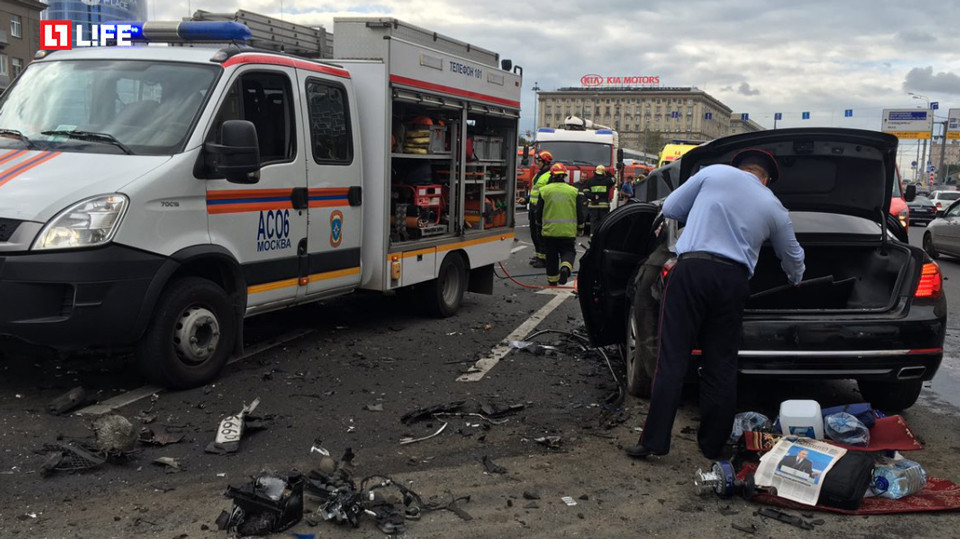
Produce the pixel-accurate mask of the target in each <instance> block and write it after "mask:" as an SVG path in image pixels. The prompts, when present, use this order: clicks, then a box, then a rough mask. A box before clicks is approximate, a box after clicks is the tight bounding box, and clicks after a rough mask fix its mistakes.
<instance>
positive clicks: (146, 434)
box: [139, 429, 184, 447]
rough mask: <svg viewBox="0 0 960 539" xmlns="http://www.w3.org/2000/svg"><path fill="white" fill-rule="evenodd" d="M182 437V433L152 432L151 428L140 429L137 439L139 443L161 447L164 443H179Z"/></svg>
mask: <svg viewBox="0 0 960 539" xmlns="http://www.w3.org/2000/svg"><path fill="white" fill-rule="evenodd" d="M183 437H184V435H183V434H174V433H170V432H154V431H153V429H142V430H141V431H140V438H139V441H140V443H141V444H145V445H156V446H160V447H163V446H165V445H170V444H177V443H180V442H182V441H183Z"/></svg>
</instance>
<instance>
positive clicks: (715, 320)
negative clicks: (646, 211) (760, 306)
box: [625, 149, 805, 459]
mask: <svg viewBox="0 0 960 539" xmlns="http://www.w3.org/2000/svg"><path fill="white" fill-rule="evenodd" d="M779 176H780V169H779V166H778V164H777V160H776V158H775V157H774V156H773V154H771V153H769V152H767V151H764V150H760V149H749V150H744V151H742V152H740V153H738V154H737V155H736V156H734V158H733V160H732V161H731V163H730V166H728V165H711V166H708V167H706V168H703V169H702V170H700V171H699V172H697V173H696V174H694V175H693V176H691V177H690V178H689V179H688V180H687V181H686V182H684V183H683V185H681V186H680V187H679V188H677V189H676V190H675V191H673V192H672V193H671V194H670V196H668V197H667V199H666V200H665V201H664V204H663V214H664V216H666V217H668V218H670V219H675V220H677V221H679V222H685V223H686V227H685V228H684V231H683V234H682V235H681V236H680V240H679V241H678V242H677V246H676V251H677V254H678V259H679V260H678V261H677V264H676V266H674V267H673V269H672V270H671V271H670V274H669V276H668V278H667V284H666V288H665V289H664V292H663V299H662V300H661V306H660V308H661V312H660V320H661V323H660V346H659V350H658V352H657V368H656V372H655V374H654V378H653V388H652V393H651V396H650V410H649V412H648V413H647V419H646V422H645V424H644V427H643V434H642V435H641V436H640V441H639V442H638V444H637V445H635V446H631V447H627V448H626V449H625V451H626V452H627V454H628V455H630V456H631V457H634V458H644V457H647V456H648V455H651V454H652V455H665V454H667V452H669V450H670V433H671V430H672V429H673V421H674V417H675V416H676V413H677V408H678V407H679V406H680V390H681V388H682V386H683V380H684V377H685V375H686V371H687V363H688V361H689V359H690V355H691V353H692V351H693V345H694V339H699V345H700V348H701V349H702V356H701V361H700V366H701V369H702V371H701V377H700V430H699V432H698V433H697V441H698V443H699V446H700V451H701V452H702V453H703V455H704V456H705V457H707V458H709V459H716V458H718V457H719V456H720V455H721V452H722V450H723V446H724V444H725V443H726V441H727V439H728V438H729V437H730V431H731V430H732V426H733V417H734V412H735V408H736V401H737V354H738V349H739V345H740V330H741V328H742V325H743V309H744V305H745V304H746V301H747V298H748V297H749V293H750V287H749V283H748V282H749V280H750V277H752V276H753V270H754V267H755V266H756V264H757V257H758V255H759V253H760V247H761V246H762V245H763V243H764V242H765V241H767V240H770V242H771V244H772V245H773V249H774V251H775V253H776V255H777V257H778V258H780V263H781V267H782V268H783V270H784V272H785V273H786V274H787V278H788V280H789V281H790V282H791V283H793V284H794V285H798V284H799V283H800V281H801V279H802V278H803V272H804V270H805V266H804V263H803V260H804V254H803V248H802V247H800V244H799V243H798V242H797V238H796V235H795V234H794V232H793V223H791V221H790V214H789V213H788V212H787V210H786V209H785V208H784V207H783V204H781V203H780V200H779V199H778V198H777V197H776V195H774V194H773V192H772V191H770V189H768V188H767V184H769V183H771V182H774V181H776V180H777V178H778V177H779Z"/></svg>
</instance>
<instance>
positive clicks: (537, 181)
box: [528, 150, 553, 268]
mask: <svg viewBox="0 0 960 539" xmlns="http://www.w3.org/2000/svg"><path fill="white" fill-rule="evenodd" d="M536 161H537V162H538V163H540V170H538V171H537V172H535V173H534V174H533V177H532V178H531V179H530V199H529V203H530V209H529V210H528V211H529V213H528V215H529V217H530V239H531V240H532V241H533V250H534V251H535V254H534V257H533V258H531V259H530V265H531V266H533V267H535V268H542V267H544V265H545V264H544V261H545V260H546V259H547V255H546V251H544V250H543V241H542V240H541V238H540V229H541V223H540V222H539V221H537V219H536V215H535V214H536V208H537V203H538V202H539V201H540V188H541V187H543V186H544V185H547V182H548V181H550V165H551V164H552V163H553V154H552V153H550V152H548V151H547V150H543V151H542V152H540V153H538V154H537V157H536Z"/></svg>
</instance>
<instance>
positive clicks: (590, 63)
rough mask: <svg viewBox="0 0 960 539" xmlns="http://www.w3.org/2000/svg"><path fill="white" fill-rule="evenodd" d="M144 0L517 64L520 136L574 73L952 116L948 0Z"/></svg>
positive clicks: (862, 118)
mask: <svg viewBox="0 0 960 539" xmlns="http://www.w3.org/2000/svg"><path fill="white" fill-rule="evenodd" d="M149 1H150V2H151V3H150V15H151V18H153V19H168V20H169V19H176V18H180V17H183V16H185V15H187V14H188V13H189V12H190V10H191V9H192V10H196V9H206V10H208V11H232V10H235V9H237V8H243V9H247V10H251V11H256V12H260V13H264V14H268V15H272V16H280V15H281V5H282V11H283V18H284V19H286V20H289V21H293V22H298V23H302V24H309V25H317V24H321V25H324V26H325V27H327V29H332V27H333V18H334V17H336V16H356V15H372V16H380V15H382V16H390V17H396V18H399V19H402V20H404V21H407V22H410V23H413V24H416V25H420V26H424V27H426V28H428V29H431V30H435V31H438V32H441V33H444V34H448V35H450V36H452V37H455V38H457V39H461V40H464V41H468V42H470V43H474V44H476V45H477V46H480V47H483V48H487V49H491V50H494V51H496V52H499V53H500V54H501V57H503V58H511V59H513V60H514V62H515V63H516V64H519V65H521V66H523V67H524V96H523V101H522V103H523V108H524V110H526V111H527V114H525V115H524V116H525V119H524V121H523V123H522V125H521V128H522V129H523V130H526V129H531V128H532V127H533V122H532V119H531V118H532V111H533V101H534V95H533V92H532V91H531V90H530V88H532V87H533V86H534V82H537V83H539V86H540V88H543V89H545V90H552V89H555V88H558V87H561V86H574V85H578V84H579V80H580V77H581V76H582V75H584V74H588V73H596V74H601V75H605V76H626V75H641V76H643V75H651V76H659V77H660V81H661V84H662V85H664V86H697V87H699V88H701V89H703V90H706V91H707V92H708V93H710V94H711V95H713V96H715V97H717V98H718V99H720V100H721V101H723V102H724V103H726V104H727V105H729V106H730V107H731V108H732V109H734V111H736V112H748V113H749V114H750V118H751V119H753V120H755V121H757V122H759V123H760V124H762V125H764V126H765V127H768V128H769V127H773V115H774V113H775V112H782V113H783V118H784V119H783V120H782V121H780V122H778V125H779V126H782V127H800V126H817V125H822V126H847V127H859V128H867V129H879V127H880V116H881V111H882V109H883V108H893V107H903V108H912V107H916V106H920V107H924V106H926V100H922V99H918V100H914V99H912V97H911V96H910V95H908V93H907V92H914V93H917V94H921V95H924V96H926V97H927V98H928V99H929V101H938V102H939V104H940V109H941V111H940V113H941V114H942V115H943V116H944V117H945V116H946V109H948V108H950V107H955V108H960V55H958V54H957V52H956V51H958V50H960V33H958V32H957V31H956V30H955V29H952V28H951V27H950V26H949V25H950V24H954V23H955V22H956V21H960V2H958V1H955V0H947V1H945V2H938V3H937V5H936V9H932V7H931V8H930V9H926V10H925V9H924V8H923V7H922V4H921V5H920V6H921V7H914V6H917V5H916V4H912V3H911V2H903V1H890V0H872V1H866V0H830V1H827V0H804V1H797V0H791V1H789V2H786V1H781V0H735V1H732V2H731V1H712V0H687V1H665V0H601V1H597V0H593V1H587V0H552V1H550V2H542V1H530V2H517V1H506V0H483V1H475V2H470V1H464V0H378V1H377V2H376V3H373V4H366V3H355V4H351V3H350V2H346V1H343V0H338V1H329V0H309V1H308V0H285V1H284V2H282V3H281V2H280V1H279V0H243V1H239V2H238V1H231V0H190V2H186V1H183V2H177V1H173V2H166V1H163V0H160V1H158V0H149ZM951 21H953V22H952V23H951ZM845 109H853V110H854V116H853V117H852V118H844V110H845ZM803 111H809V112H810V113H811V119H810V120H807V121H802V120H801V119H800V118H801V112H803ZM939 119H940V118H938V120H939ZM905 142H906V141H905ZM908 144H912V143H908Z"/></svg>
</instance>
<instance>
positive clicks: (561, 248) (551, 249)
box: [540, 236, 733, 425]
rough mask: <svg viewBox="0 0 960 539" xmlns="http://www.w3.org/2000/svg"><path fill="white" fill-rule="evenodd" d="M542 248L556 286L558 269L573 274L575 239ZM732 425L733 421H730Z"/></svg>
mask: <svg viewBox="0 0 960 539" xmlns="http://www.w3.org/2000/svg"><path fill="white" fill-rule="evenodd" d="M540 241H541V242H543V248H544V249H546V251H547V283H548V284H551V285H555V284H557V281H559V279H560V268H561V267H562V266H566V267H567V268H568V269H569V270H570V272H571V273H573V262H574V260H576V258H577V243H576V238H551V237H549V236H543V237H542V238H540ZM730 424H731V425H732V424H733V419H731V420H730Z"/></svg>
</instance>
